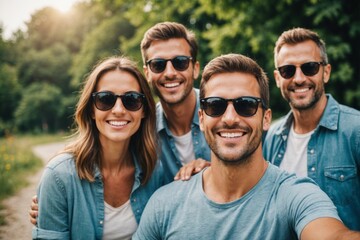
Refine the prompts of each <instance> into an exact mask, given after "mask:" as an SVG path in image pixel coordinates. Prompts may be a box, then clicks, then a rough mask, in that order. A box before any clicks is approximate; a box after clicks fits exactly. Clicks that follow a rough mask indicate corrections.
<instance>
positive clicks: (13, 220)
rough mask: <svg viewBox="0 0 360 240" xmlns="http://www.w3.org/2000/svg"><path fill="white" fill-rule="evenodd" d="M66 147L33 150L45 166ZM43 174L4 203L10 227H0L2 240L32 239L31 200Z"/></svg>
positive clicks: (58, 144) (60, 145)
mask: <svg viewBox="0 0 360 240" xmlns="http://www.w3.org/2000/svg"><path fill="white" fill-rule="evenodd" d="M64 146H65V143H64V142H61V143H51V144H45V145H39V146H36V147H34V148H33V152H34V153H35V154H36V155H37V156H38V157H39V158H41V159H42V160H43V161H44V166H45V164H46V163H47V161H48V160H49V159H50V158H51V157H52V156H54V154H55V153H56V152H58V151H59V150H61V149H62V148H63V147H64ZM42 172H43V169H41V170H40V171H39V172H37V173H36V174H34V175H33V176H31V177H29V185H28V186H27V187H26V188H24V189H22V190H21V191H19V192H18V193H17V194H16V195H15V196H13V197H10V198H8V199H5V200H4V201H3V205H4V206H5V207H6V209H5V210H3V211H2V212H4V215H5V216H6V221H7V223H8V225H6V226H1V227H0V239H6V240H13V239H16V240H28V239H31V229H32V225H31V223H30V221H29V215H28V211H29V209H30V203H31V198H32V196H33V195H34V194H36V189H37V185H38V183H39V181H40V177H41V175H42Z"/></svg>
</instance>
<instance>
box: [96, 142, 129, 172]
mask: <svg viewBox="0 0 360 240" xmlns="http://www.w3.org/2000/svg"><path fill="white" fill-rule="evenodd" d="M133 166H134V163H133V160H132V156H131V152H130V151H129V144H122V145H121V146H119V145H116V146H114V145H111V144H109V145H107V146H105V147H104V146H103V153H102V160H101V171H102V172H108V173H112V174H117V173H119V172H120V171H121V170H122V169H126V168H129V167H131V168H132V167H133Z"/></svg>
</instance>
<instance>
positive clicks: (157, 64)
mask: <svg viewBox="0 0 360 240" xmlns="http://www.w3.org/2000/svg"><path fill="white" fill-rule="evenodd" d="M191 59H192V57H188V56H176V57H174V58H172V59H164V58H154V59H151V60H149V61H147V62H146V65H148V66H149V67H150V69H151V71H152V72H154V73H161V72H163V71H164V70H165V68H166V64H167V62H168V61H170V62H171V64H172V65H173V67H174V68H175V69H176V70H177V71H185V70H186V69H188V67H189V63H190V60H191Z"/></svg>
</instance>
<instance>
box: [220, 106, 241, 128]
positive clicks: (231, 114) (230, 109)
mask: <svg viewBox="0 0 360 240" xmlns="http://www.w3.org/2000/svg"><path fill="white" fill-rule="evenodd" d="M238 118H239V115H238V114H237V112H236V110H235V108H234V105H233V103H232V102H231V101H229V102H228V105H227V108H226V110H225V112H224V114H223V116H222V121H224V122H225V123H226V124H227V125H229V126H231V125H232V124H233V123H235V122H237V121H238Z"/></svg>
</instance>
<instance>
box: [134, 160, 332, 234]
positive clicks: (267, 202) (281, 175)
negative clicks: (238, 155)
mask: <svg viewBox="0 0 360 240" xmlns="http://www.w3.org/2000/svg"><path fill="white" fill-rule="evenodd" d="M202 174H203V172H201V173H199V174H197V175H195V176H193V177H192V178H191V180H189V181H175V182H173V183H171V184H169V185H166V186H164V187H162V188H160V189H159V190H157V191H156V192H155V193H154V194H153V196H152V197H151V198H150V200H149V202H148V203H147V205H146V207H145V210H144V213H143V215H142V217H141V220H140V225H139V227H138V229H137V231H136V233H135V234H134V236H133V239H196V240H199V239H262V240H264V239H287V240H289V239H297V238H300V234H301V231H302V230H303V228H304V227H305V225H306V224H308V223H309V222H311V221H312V220H314V219H316V218H320V217H332V218H336V219H339V217H338V214H337V212H336V208H335V206H334V205H333V203H332V202H331V200H330V199H329V198H328V196H327V195H326V194H325V193H324V192H322V191H321V190H320V188H319V187H318V186H317V185H315V184H314V182H313V181H312V180H311V179H309V178H297V177H296V176H295V175H294V174H288V173H286V172H284V171H282V170H280V169H279V168H277V167H275V166H273V165H271V164H269V167H268V168H267V170H266V172H265V174H264V176H263V177H262V179H261V180H260V181H259V182H258V184H257V185H255V186H254V187H253V188H252V189H251V190H250V191H249V192H248V193H247V194H245V195H244V196H243V197H241V198H240V199H237V200H235V201H233V202H229V203H225V204H218V203H215V202H213V201H211V200H210V199H209V198H207V196H206V195H205V193H204V191H203V188H202V185H203V182H202ZM239 181H241V179H239Z"/></svg>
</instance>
